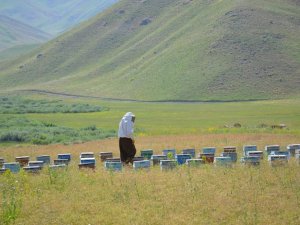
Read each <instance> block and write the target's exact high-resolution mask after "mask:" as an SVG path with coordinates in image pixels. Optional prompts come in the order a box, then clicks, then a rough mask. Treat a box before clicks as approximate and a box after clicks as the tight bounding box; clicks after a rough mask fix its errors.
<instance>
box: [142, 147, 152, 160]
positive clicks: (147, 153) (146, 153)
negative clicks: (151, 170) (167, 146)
mask: <svg viewBox="0 0 300 225" xmlns="http://www.w3.org/2000/svg"><path fill="white" fill-rule="evenodd" d="M152 155H153V150H152V149H145V150H141V157H144V158H145V159H151V156H152Z"/></svg>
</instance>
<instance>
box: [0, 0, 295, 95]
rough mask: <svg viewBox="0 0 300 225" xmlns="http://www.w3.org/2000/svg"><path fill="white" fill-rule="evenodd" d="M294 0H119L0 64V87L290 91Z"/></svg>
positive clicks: (101, 91)
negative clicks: (19, 56)
mask: <svg viewBox="0 0 300 225" xmlns="http://www.w3.org/2000/svg"><path fill="white" fill-rule="evenodd" d="M299 37H300V5H299V1H295V0H226V1H225V0H198V1H196V0H151V1H150V0H143V1H142V0H137V1H129V0H123V1H121V2H119V3H118V4H116V5H115V6H114V7H112V8H110V9H109V10H106V11H105V12H104V13H101V14H100V15H98V16H97V17H95V18H93V19H92V20H90V21H88V22H86V23H84V24H82V25H81V26H79V27H77V28H76V29H73V30H72V31H70V32H68V33H66V34H64V35H62V36H60V37H58V38H57V39H55V40H53V41H51V42H49V43H48V44H46V45H44V46H43V47H42V48H40V49H38V50H37V51H35V52H33V53H32V54H31V55H27V56H24V57H21V58H19V59H18V60H15V61H12V62H10V63H2V65H1V66H0V71H1V72H0V81H1V82H0V89H2V90H18V89H41V90H48V91H54V92H55V91H57V92H65V93H73V94H75V93H76V94H84V95H94V96H101V97H110V98H121V99H138V100H248V99H266V98H282V97H288V96H291V95H296V94H299V93H300V90H299V88H298V87H299V84H300V39H299Z"/></svg>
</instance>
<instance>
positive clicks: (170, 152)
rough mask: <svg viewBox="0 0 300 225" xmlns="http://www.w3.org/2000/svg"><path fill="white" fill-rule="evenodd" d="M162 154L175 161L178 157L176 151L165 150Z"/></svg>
mask: <svg viewBox="0 0 300 225" xmlns="http://www.w3.org/2000/svg"><path fill="white" fill-rule="evenodd" d="M162 154H163V155H165V156H167V158H168V159H174V158H175V155H176V150H175V149H164V150H163V151H162Z"/></svg>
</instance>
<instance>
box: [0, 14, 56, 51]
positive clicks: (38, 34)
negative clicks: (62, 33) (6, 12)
mask: <svg viewBox="0 0 300 225" xmlns="http://www.w3.org/2000/svg"><path fill="white" fill-rule="evenodd" d="M50 38H51V35H50V34H47V33H45V32H43V31H41V30H38V29H36V28H34V27H31V26H28V25H26V24H24V23H21V22H19V21H16V20H14V19H11V18H9V17H6V16H1V15H0V52H1V51H2V50H4V49H7V48H10V47H12V46H17V45H25V44H37V43H42V42H46V41H47V40H49V39H50Z"/></svg>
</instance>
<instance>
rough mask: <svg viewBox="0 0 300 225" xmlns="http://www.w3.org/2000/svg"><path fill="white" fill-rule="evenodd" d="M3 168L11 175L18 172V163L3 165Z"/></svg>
mask: <svg viewBox="0 0 300 225" xmlns="http://www.w3.org/2000/svg"><path fill="white" fill-rule="evenodd" d="M3 168H4V169H8V170H10V171H11V172H12V173H18V172H19V171H20V163H18V162H9V163H3Z"/></svg>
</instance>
